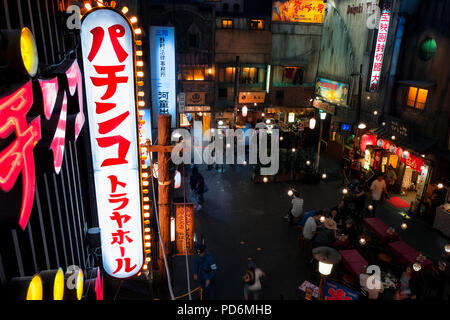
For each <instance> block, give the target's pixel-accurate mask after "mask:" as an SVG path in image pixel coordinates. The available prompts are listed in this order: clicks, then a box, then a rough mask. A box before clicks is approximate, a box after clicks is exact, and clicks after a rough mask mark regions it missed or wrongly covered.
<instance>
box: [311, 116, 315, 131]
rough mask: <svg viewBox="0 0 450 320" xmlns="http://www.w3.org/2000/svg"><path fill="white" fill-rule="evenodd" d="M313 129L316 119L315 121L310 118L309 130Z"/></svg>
mask: <svg viewBox="0 0 450 320" xmlns="http://www.w3.org/2000/svg"><path fill="white" fill-rule="evenodd" d="M315 127H316V119H315V118H311V119H310V120H309V128H310V129H311V130H314V128H315Z"/></svg>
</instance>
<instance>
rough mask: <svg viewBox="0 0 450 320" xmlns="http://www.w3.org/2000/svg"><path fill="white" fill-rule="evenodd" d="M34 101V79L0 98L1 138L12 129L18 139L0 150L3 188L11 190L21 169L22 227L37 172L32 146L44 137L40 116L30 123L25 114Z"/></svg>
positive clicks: (29, 209)
mask: <svg viewBox="0 0 450 320" xmlns="http://www.w3.org/2000/svg"><path fill="white" fill-rule="evenodd" d="M32 104H33V89H32V86H31V81H29V82H28V83H27V84H26V85H24V86H23V87H22V88H20V89H19V90H18V91H16V92H15V93H13V94H11V95H9V96H7V97H5V98H2V99H0V138H1V139H5V138H7V137H8V136H9V135H11V134H12V133H13V132H14V133H15V135H16V139H15V140H14V141H13V142H12V143H11V144H10V145H9V146H8V147H7V148H6V149H4V150H3V151H2V152H1V153H0V188H1V189H2V190H3V191H5V192H8V191H10V190H11V189H12V187H13V186H14V184H15V183H16V181H17V178H18V177H19V174H20V173H22V180H23V181H22V183H23V186H22V207H21V210H20V217H19V226H20V227H21V228H22V230H25V227H26V225H27V223H28V219H29V218H30V214H31V210H32V208H33V202H34V190H35V182H36V180H35V174H34V156H33V149H34V147H35V145H36V144H37V143H38V141H39V140H40V139H41V123H40V117H37V118H35V119H33V120H32V121H31V123H30V124H27V118H26V114H27V112H28V111H29V110H30V108H31V106H32Z"/></svg>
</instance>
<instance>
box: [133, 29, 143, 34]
mask: <svg viewBox="0 0 450 320" xmlns="http://www.w3.org/2000/svg"><path fill="white" fill-rule="evenodd" d="M134 33H135V34H142V29H141V28H137V29H135V30H134Z"/></svg>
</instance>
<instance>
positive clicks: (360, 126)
mask: <svg viewBox="0 0 450 320" xmlns="http://www.w3.org/2000/svg"><path fill="white" fill-rule="evenodd" d="M365 128H367V126H366V124H365V123H360V124H359V125H358V129H361V130H362V129H365Z"/></svg>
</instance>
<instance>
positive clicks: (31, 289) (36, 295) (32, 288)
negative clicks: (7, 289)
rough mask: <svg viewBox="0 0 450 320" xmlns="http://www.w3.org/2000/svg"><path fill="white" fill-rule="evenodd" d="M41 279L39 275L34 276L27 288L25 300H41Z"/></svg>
mask: <svg viewBox="0 0 450 320" xmlns="http://www.w3.org/2000/svg"><path fill="white" fill-rule="evenodd" d="M42 296H43V293H42V279H41V277H40V276H39V275H35V276H34V277H33V278H32V279H31V281H30V285H29V286H28V290H27V300H42Z"/></svg>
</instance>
